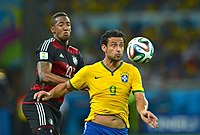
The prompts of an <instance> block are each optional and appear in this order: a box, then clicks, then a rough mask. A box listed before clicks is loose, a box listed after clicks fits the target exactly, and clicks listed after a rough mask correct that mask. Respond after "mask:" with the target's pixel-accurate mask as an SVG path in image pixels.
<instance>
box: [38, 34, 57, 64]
mask: <svg viewBox="0 0 200 135" xmlns="http://www.w3.org/2000/svg"><path fill="white" fill-rule="evenodd" d="M53 40H54V39H53V38H50V39H48V40H45V41H44V42H43V43H42V44H41V45H40V46H39V48H38V49H37V50H36V55H37V62H38V61H47V62H51V63H52V61H53V56H54V52H55V49H54V47H53V46H52V44H51V42H52V41H53Z"/></svg>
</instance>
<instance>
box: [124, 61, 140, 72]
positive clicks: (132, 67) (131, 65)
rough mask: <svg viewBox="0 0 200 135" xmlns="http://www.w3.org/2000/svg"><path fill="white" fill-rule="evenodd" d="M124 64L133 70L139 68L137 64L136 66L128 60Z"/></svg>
mask: <svg viewBox="0 0 200 135" xmlns="http://www.w3.org/2000/svg"><path fill="white" fill-rule="evenodd" d="M123 65H124V66H125V67H126V68H129V69H131V70H138V68H137V67H136V66H134V65H133V64H130V63H127V62H123Z"/></svg>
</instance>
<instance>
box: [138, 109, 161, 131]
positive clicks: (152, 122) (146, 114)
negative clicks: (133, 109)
mask: <svg viewBox="0 0 200 135" xmlns="http://www.w3.org/2000/svg"><path fill="white" fill-rule="evenodd" d="M140 116H141V119H142V120H143V121H144V122H145V123H147V124H148V125H149V126H150V127H151V128H157V127H158V118H157V117H156V116H155V115H154V114H153V113H152V112H150V111H143V112H142V113H141V115H140Z"/></svg>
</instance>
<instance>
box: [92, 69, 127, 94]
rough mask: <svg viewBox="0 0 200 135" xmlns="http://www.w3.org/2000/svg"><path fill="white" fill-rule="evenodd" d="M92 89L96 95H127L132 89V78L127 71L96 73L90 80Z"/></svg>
mask: <svg viewBox="0 0 200 135" xmlns="http://www.w3.org/2000/svg"><path fill="white" fill-rule="evenodd" d="M89 84H91V85H90V87H91V88H92V90H93V92H94V93H96V94H108V95H116V94H118V95H119V94H122V95H127V94H129V92H130V89H131V76H130V75H129V73H128V72H126V71H120V70H118V71H116V72H113V73H112V72H107V71H103V70H102V71H100V72H94V73H93V74H92V77H91V80H90V83H89Z"/></svg>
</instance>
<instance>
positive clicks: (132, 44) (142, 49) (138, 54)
mask: <svg viewBox="0 0 200 135" xmlns="http://www.w3.org/2000/svg"><path fill="white" fill-rule="evenodd" d="M153 54H154V47H153V44H152V43H151V41H150V40H149V39H147V38H145V37H135V38H133V39H132V40H131V41H129V43H128V47H127V55H128V58H129V59H130V60H131V61H132V62H136V63H147V62H149V60H150V59H151V58H152V57H153Z"/></svg>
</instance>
